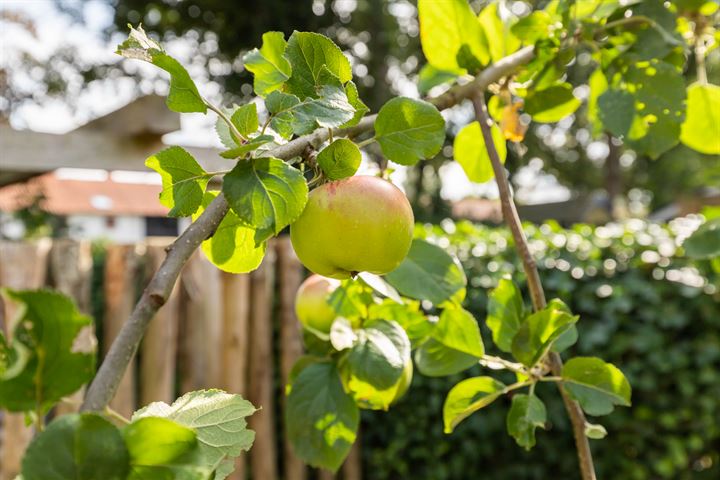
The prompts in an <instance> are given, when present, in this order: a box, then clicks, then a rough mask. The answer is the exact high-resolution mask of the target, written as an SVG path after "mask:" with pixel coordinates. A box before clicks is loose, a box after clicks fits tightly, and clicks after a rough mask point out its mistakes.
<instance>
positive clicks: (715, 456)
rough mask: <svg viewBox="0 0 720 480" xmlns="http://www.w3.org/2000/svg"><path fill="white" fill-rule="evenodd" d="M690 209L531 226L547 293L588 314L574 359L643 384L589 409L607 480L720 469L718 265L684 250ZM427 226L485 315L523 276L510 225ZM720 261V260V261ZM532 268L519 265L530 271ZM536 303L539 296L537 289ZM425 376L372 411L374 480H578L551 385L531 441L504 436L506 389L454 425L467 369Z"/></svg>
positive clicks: (366, 434)
mask: <svg viewBox="0 0 720 480" xmlns="http://www.w3.org/2000/svg"><path fill="white" fill-rule="evenodd" d="M687 222H688V220H687V219H679V220H678V221H676V222H674V223H673V224H671V225H670V226H667V227H665V226H660V225H656V224H649V223H646V222H643V221H640V220H632V221H629V222H627V223H626V224H624V225H608V226H605V227H597V228H593V227H590V226H587V225H579V226H576V227H574V228H572V229H569V230H565V229H562V228H560V227H559V226H558V225H553V224H545V225H543V226H541V227H534V226H530V225H528V226H526V231H527V233H528V237H529V239H530V242H531V246H532V248H533V249H534V251H535V252H536V253H537V259H538V263H539V267H540V269H541V277H542V279H543V283H544V286H545V288H546V293H547V296H548V298H552V297H559V298H561V299H562V300H563V301H565V302H566V303H567V304H568V305H570V307H571V308H572V310H573V312H575V313H577V314H580V315H581V319H580V322H579V324H578V329H579V332H580V340H579V342H578V343H577V345H575V347H573V349H572V350H574V351H573V352H572V353H573V354H576V355H598V356H600V357H602V358H603V359H605V360H607V361H610V362H613V363H615V364H616V365H618V366H619V367H620V368H621V369H622V371H623V372H624V373H625V374H626V375H627V377H628V379H629V380H630V383H631V384H632V386H633V396H632V401H633V405H632V407H631V408H617V409H615V411H614V412H613V413H612V414H610V415H609V416H606V417H599V418H597V419H590V420H591V421H594V423H601V424H603V425H604V426H605V427H606V428H607V430H608V436H607V437H606V438H605V439H604V440H600V441H597V440H591V442H592V443H591V445H592V449H593V452H594V456H595V463H596V470H597V472H598V476H599V478H608V479H610V478H612V479H654V478H672V479H690V478H692V479H706V478H708V479H709V478H713V479H715V478H720V293H718V289H719V288H718V287H720V275H718V273H717V272H716V271H713V269H712V265H711V263H710V262H707V261H706V262H693V261H691V260H688V259H686V258H683V257H682V249H678V248H676V243H677V241H678V240H680V239H679V238H677V235H678V232H680V231H681V230H682V229H681V228H680V227H682V225H683V223H687ZM419 229H420V234H421V235H422V236H426V237H428V238H431V239H433V240H434V241H435V242H438V243H439V244H440V245H442V246H447V247H448V249H449V250H451V251H453V252H454V253H456V254H457V255H458V257H459V258H460V260H461V261H462V263H463V265H464V267H465V270H466V272H467V274H468V279H469V282H470V285H471V286H470V288H469V292H468V297H469V299H468V306H469V308H470V309H471V310H472V311H473V312H474V313H475V315H476V317H477V318H478V320H479V321H480V323H481V327H482V329H483V338H484V339H485V345H486V349H488V350H489V352H490V353H494V354H498V353H499V352H497V351H496V350H495V349H494V348H493V347H494V346H493V345H492V344H491V341H490V338H491V336H490V333H489V330H488V329H487V328H486V327H485V325H484V318H485V308H486V302H487V294H488V290H489V289H490V288H492V287H493V286H494V285H495V283H496V282H497V279H498V278H499V277H501V276H502V275H504V274H507V273H509V274H513V275H516V276H515V277H514V278H515V279H516V281H518V282H521V281H523V276H522V274H521V273H517V272H518V270H519V263H518V259H517V256H516V255H515V252H514V250H513V248H512V244H511V239H510V235H509V234H508V232H507V231H506V230H505V229H495V228H487V227H482V226H475V225H472V224H470V223H457V224H454V223H452V222H449V221H445V222H443V223H442V227H440V226H435V227H432V226H426V227H419ZM716 268H717V264H716ZM520 271H521V270H520ZM525 298H526V302H527V303H528V304H529V298H528V297H527V294H526V297H525ZM479 372H480V368H479V367H476V368H475V369H473V370H471V371H469V372H466V374H465V375H459V376H455V377H452V378H440V379H437V378H435V379H429V378H424V377H421V376H419V375H416V376H415V378H414V380H413V384H412V388H411V390H410V393H409V394H408V395H407V396H406V397H405V399H403V400H402V401H400V402H399V403H398V404H397V405H396V406H394V407H393V408H392V409H391V411H390V412H388V413H383V412H367V411H366V412H364V414H363V423H362V443H363V462H364V470H365V474H366V476H367V478H370V479H373V480H384V479H393V480H395V479H406V478H407V479H416V480H420V479H428V480H446V479H453V480H454V479H457V480H467V479H475V478H477V479H481V478H482V479H487V480H491V479H502V480H507V479H550V478H553V479H556V478H558V479H559V478H562V479H571V478H579V474H578V470H577V460H576V457H575V450H574V444H573V440H572V435H571V432H570V429H569V424H568V421H567V419H566V416H565V413H564V411H563V408H562V403H561V401H560V399H559V395H558V393H557V391H556V390H554V388H555V387H554V386H553V385H549V384H542V385H539V386H538V389H537V392H538V394H539V395H540V396H541V398H542V399H543V401H545V403H546V405H547V406H548V416H549V421H550V422H549V428H548V431H541V430H538V433H537V436H538V445H537V446H536V447H535V448H534V449H533V450H531V451H530V452H525V451H524V450H522V449H520V448H519V447H518V446H517V445H516V444H515V442H514V441H513V440H512V439H511V438H510V437H509V436H508V435H507V433H506V432H505V427H504V422H505V414H506V413H507V409H508V407H509V402H508V401H507V399H504V400H503V401H499V402H495V403H494V404H492V405H491V406H490V407H488V408H486V409H483V410H482V411H480V412H478V413H476V414H475V415H473V416H472V417H471V418H469V419H468V420H466V421H465V422H463V423H462V424H461V425H460V426H459V427H458V429H457V430H456V431H455V433H453V434H452V435H445V434H443V433H442V419H441V410H442V403H443V400H444V397H445V394H446V393H447V392H448V390H449V389H450V388H451V386H452V385H453V384H455V383H456V382H457V381H458V380H459V379H461V378H463V376H470V375H477V374H478V373H479Z"/></svg>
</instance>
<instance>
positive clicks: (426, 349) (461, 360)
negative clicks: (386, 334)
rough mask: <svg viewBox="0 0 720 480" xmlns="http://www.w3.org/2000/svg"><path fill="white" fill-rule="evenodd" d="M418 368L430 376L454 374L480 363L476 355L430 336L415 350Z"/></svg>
mask: <svg viewBox="0 0 720 480" xmlns="http://www.w3.org/2000/svg"><path fill="white" fill-rule="evenodd" d="M415 363H416V364H417V368H418V370H419V371H420V373H422V374H423V375H425V376H428V377H444V376H447V375H454V374H456V373H460V372H462V371H463V370H467V369H468V368H470V367H472V366H474V365H477V364H478V358H477V357H476V356H474V355H469V354H467V353H463V352H461V351H459V350H455V349H453V348H450V347H446V346H445V345H443V344H442V343H440V342H439V341H437V340H435V339H434V338H432V337H431V338H428V339H427V340H426V341H425V342H424V343H423V344H422V345H420V347H419V348H418V349H417V350H415Z"/></svg>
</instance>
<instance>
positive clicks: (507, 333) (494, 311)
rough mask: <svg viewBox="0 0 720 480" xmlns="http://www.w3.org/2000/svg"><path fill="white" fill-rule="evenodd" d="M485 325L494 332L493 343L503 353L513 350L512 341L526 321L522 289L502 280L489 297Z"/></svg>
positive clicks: (505, 279)
mask: <svg viewBox="0 0 720 480" xmlns="http://www.w3.org/2000/svg"><path fill="white" fill-rule="evenodd" d="M487 312H488V314H487V318H486V319H485V324H486V325H487V326H488V328H489V329H490V330H491V331H492V334H493V342H495V345H497V347H498V348H499V349H500V350H502V351H503V352H508V353H509V352H510V351H511V350H512V339H513V337H515V334H517V331H518V329H519V328H520V325H521V324H522V322H523V320H524V319H525V306H524V305H523V299H522V294H521V293H520V289H518V287H517V286H516V285H515V283H513V281H512V280H509V279H507V278H502V279H500V281H499V282H498V286H497V287H496V288H495V289H494V290H493V291H492V292H490V296H489V297H488V307H487Z"/></svg>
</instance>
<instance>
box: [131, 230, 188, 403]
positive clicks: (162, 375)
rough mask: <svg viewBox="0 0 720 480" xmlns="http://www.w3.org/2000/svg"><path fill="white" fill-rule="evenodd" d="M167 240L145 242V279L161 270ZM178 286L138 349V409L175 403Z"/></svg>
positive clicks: (168, 240)
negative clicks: (159, 402)
mask: <svg viewBox="0 0 720 480" xmlns="http://www.w3.org/2000/svg"><path fill="white" fill-rule="evenodd" d="M170 241H171V240H170V239H148V240H147V241H146V245H147V251H146V258H147V262H146V267H147V268H146V270H147V272H146V278H150V276H151V275H152V274H153V273H154V272H155V271H156V270H157V269H158V268H159V267H160V264H161V263H162V262H163V260H164V259H165V253H166V252H165V247H167V245H169V244H170ZM179 307H180V296H179V288H178V285H177V283H176V284H175V287H174V288H173V290H172V292H171V293H170V296H169V297H168V299H167V301H166V302H165V305H163V306H162V308H161V309H160V310H158V312H157V313H156V314H155V317H154V318H153V320H152V321H151V322H150V326H149V327H148V329H147V332H146V333H145V337H144V338H143V342H142V346H141V347H140V405H147V404H148V403H151V402H158V401H162V402H165V403H172V402H173V400H175V364H176V361H175V360H176V356H177V329H178V326H177V324H178V321H177V318H178V309H179Z"/></svg>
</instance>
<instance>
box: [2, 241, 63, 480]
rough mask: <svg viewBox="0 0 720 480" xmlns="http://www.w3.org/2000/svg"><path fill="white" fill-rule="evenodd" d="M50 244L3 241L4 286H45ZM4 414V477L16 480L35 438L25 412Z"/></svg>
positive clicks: (7, 314) (7, 311)
mask: <svg viewBox="0 0 720 480" xmlns="http://www.w3.org/2000/svg"><path fill="white" fill-rule="evenodd" d="M50 245H51V243H50V240H48V239H46V240H45V241H40V242H37V243H20V242H0V286H3V287H8V288H17V289H23V288H39V287H42V286H43V285H45V280H46V278H45V277H46V274H47V267H48V265H47V257H48V251H49V250H50ZM3 303H5V305H4V307H3V306H2V305H0V308H3V311H2V312H0V313H2V315H1V316H2V318H4V319H9V318H12V316H13V315H14V311H15V307H14V306H13V305H11V304H9V302H3ZM5 328H7V325H5ZM2 413H3V419H2V432H0V479H2V480H12V479H14V478H15V477H16V476H17V475H18V474H19V473H20V462H21V461H22V456H23V453H24V452H25V448H26V447H27V445H28V444H29V443H30V439H31V438H32V429H31V428H30V427H27V426H25V416H24V415H23V414H22V413H8V412H2Z"/></svg>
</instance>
